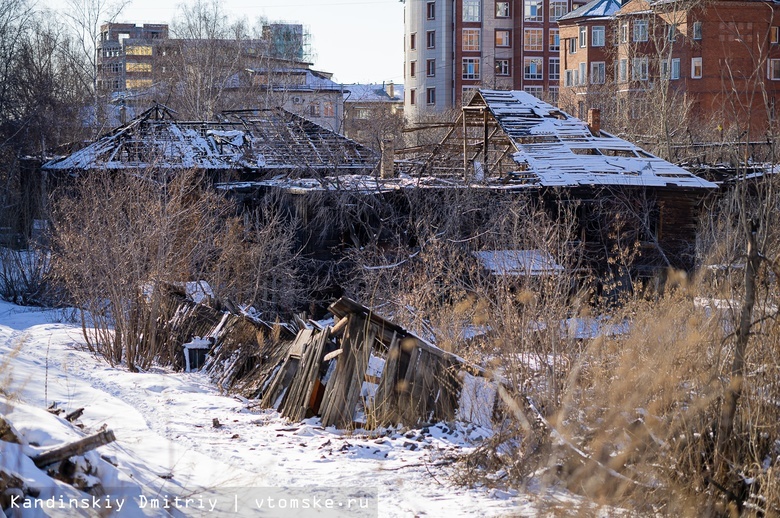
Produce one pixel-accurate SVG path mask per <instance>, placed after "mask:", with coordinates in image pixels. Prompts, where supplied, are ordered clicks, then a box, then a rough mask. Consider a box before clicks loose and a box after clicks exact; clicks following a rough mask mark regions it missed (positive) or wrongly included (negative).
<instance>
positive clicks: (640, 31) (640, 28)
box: [634, 20, 647, 41]
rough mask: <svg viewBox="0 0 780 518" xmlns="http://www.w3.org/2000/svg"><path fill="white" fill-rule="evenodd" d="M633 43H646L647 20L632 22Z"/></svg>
mask: <svg viewBox="0 0 780 518" xmlns="http://www.w3.org/2000/svg"><path fill="white" fill-rule="evenodd" d="M634 41H647V20H634Z"/></svg>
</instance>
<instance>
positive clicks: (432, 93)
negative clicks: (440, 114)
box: [425, 88, 436, 106]
mask: <svg viewBox="0 0 780 518" xmlns="http://www.w3.org/2000/svg"><path fill="white" fill-rule="evenodd" d="M425 103H426V104H427V105H429V106H433V105H435V104H436V88H426V89H425Z"/></svg>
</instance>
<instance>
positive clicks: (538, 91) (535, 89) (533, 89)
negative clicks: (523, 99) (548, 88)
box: [523, 86, 542, 99]
mask: <svg viewBox="0 0 780 518" xmlns="http://www.w3.org/2000/svg"><path fill="white" fill-rule="evenodd" d="M523 91H524V92H525V93H527V94H531V95H533V96H534V97H536V98H537V99H541V98H542V87H541V86H526V87H525V88H523Z"/></svg>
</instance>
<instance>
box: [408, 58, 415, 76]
mask: <svg viewBox="0 0 780 518" xmlns="http://www.w3.org/2000/svg"><path fill="white" fill-rule="evenodd" d="M409 77H417V62H416V61H410V62H409Z"/></svg>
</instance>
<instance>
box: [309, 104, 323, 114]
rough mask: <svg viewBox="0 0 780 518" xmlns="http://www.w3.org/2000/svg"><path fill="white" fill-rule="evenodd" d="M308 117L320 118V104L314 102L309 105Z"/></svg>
mask: <svg viewBox="0 0 780 518" xmlns="http://www.w3.org/2000/svg"><path fill="white" fill-rule="evenodd" d="M309 116H310V117H319V116H320V103H318V102H316V101H314V102H312V103H311V104H309Z"/></svg>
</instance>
